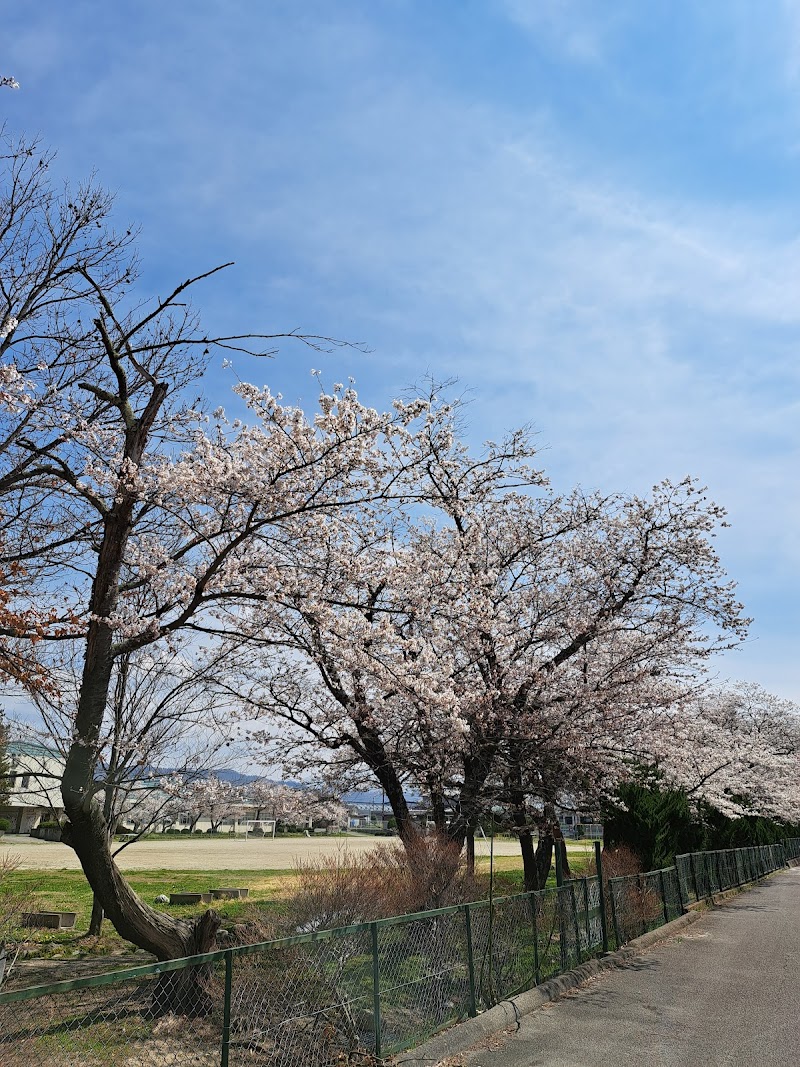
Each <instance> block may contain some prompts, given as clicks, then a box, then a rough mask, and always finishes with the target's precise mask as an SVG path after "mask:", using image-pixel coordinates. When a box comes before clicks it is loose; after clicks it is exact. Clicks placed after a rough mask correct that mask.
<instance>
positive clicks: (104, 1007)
mask: <svg viewBox="0 0 800 1067" xmlns="http://www.w3.org/2000/svg"><path fill="white" fill-rule="evenodd" d="M106 977H107V978H108V979H113V981H108V982H106V983H104V984H102V985H87V984H86V982H80V981H79V982H75V983H61V985H66V986H70V985H73V986H74V987H75V988H66V989H63V990H61V989H59V987H58V986H54V987H51V989H52V990H53V991H52V992H49V993H47V994H45V995H43V996H39V997H36V998H35V999H31V1000H25V1001H23V1002H22V1003H15V1002H13V1001H12V1002H10V1003H7V1004H6V1003H0V1064H2V1065H3V1067H33V1065H36V1067H100V1065H104V1067H106V1065H107V1067H123V1065H124V1067H190V1065H191V1067H206V1065H208V1067H211V1065H212V1064H213V1065H217V1064H219V1062H220V1052H219V1050H220V1047H221V1043H222V1016H223V1005H224V972H223V969H222V967H221V966H220V964H219V963H217V962H212V963H207V964H203V965H200V966H186V967H181V968H179V969H177V970H171V971H168V972H167V973H162V974H153V973H150V974H144V975H134V976H133V977H131V976H126V975H125V974H124V973H123V974H122V975H113V974H112V975H108V976H106ZM88 981H91V980H88ZM8 996H11V994H5V996H3V997H2V999H3V1000H4V999H5V997H8Z"/></svg>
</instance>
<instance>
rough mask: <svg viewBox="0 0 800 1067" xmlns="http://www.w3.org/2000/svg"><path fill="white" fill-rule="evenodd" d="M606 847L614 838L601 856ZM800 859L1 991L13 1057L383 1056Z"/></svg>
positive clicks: (313, 1061)
mask: <svg viewBox="0 0 800 1067" xmlns="http://www.w3.org/2000/svg"><path fill="white" fill-rule="evenodd" d="M597 854H598V857H599V847H598V850H597ZM798 857H800V839H793V840H791V841H787V842H785V844H784V845H782V846H781V845H772V846H770V845H768V846H763V847H760V848H747V849H735V850H725V851H720V852H708V853H691V854H689V855H685V856H678V857H677V858H676V865H675V867H668V868H666V869H664V870H660V871H648V872H647V873H646V874H640V875H632V876H627V877H621V878H610V879H608V881H607V882H605V881H604V879H603V878H602V870H601V869H600V876H599V877H598V876H594V877H590V878H578V879H571V880H568V881H565V882H564V883H563V884H562V885H560V886H558V887H557V888H553V889H546V890H540V891H538V892H534V893H521V894H517V895H515V896H508V897H500V898H495V899H494V900H493V901H491V902H489V901H478V902H476V903H472V904H462V905H457V906H453V907H449V908H440V909H437V910H435V911H427V912H420V913H417V914H414V915H403V916H396V917H393V918H390V919H382V920H379V921H377V922H372V923H363V924H359V925H356V926H348V927H344V928H340V929H337V930H323V931H317V932H314V933H308V934H300V935H297V936H295V937H289V938H283V939H281V940H278V941H269V942H265V943H264V944H260V945H247V946H243V947H238V948H232V949H226V950H222V951H218V952H212V953H206V954H205V955H203V956H192V957H190V958H188V959H185V960H172V961H170V962H168V963H159V964H152V965H149V966H145V967H136V968H132V969H128V970H125V971H118V972H114V973H110V974H105V975H100V976H97V977H93V978H84V979H78V980H75V981H70V982H59V983H56V984H53V985H49V986H41V987H37V988H32V989H19V990H11V991H8V992H5V993H0V1064H2V1065H3V1067H31V1065H32V1064H36V1065H37V1067H39V1065H41V1067H100V1065H102V1067H189V1065H192V1067H299V1065H301V1064H302V1065H303V1067H333V1065H334V1064H335V1065H339V1067H342V1065H346V1064H350V1065H362V1067H366V1065H368V1064H374V1063H376V1062H379V1061H380V1060H381V1059H382V1058H383V1057H385V1056H388V1055H390V1054H392V1053H394V1052H398V1051H400V1050H402V1049H405V1048H409V1047H411V1046H413V1045H415V1044H418V1043H419V1042H420V1041H422V1040H424V1039H425V1038H426V1037H428V1036H429V1035H431V1034H433V1033H435V1032H436V1031H438V1030H441V1029H442V1028H443V1027H445V1026H448V1025H449V1024H451V1023H454V1022H457V1021H458V1020H460V1019H463V1018H466V1017H467V1016H470V1015H476V1014H477V1013H478V1012H479V1011H481V1010H483V1009H485V1008H488V1007H490V1006H491V1005H492V1004H496V1003H497V1002H498V1001H500V1000H502V999H505V998H507V997H510V996H512V995H514V994H515V993H518V992H521V991H522V990H525V989H529V988H531V987H532V986H534V985H537V984H538V983H540V982H542V981H545V980H547V979H548V978H550V977H553V976H554V975H557V974H560V973H561V972H563V971H566V970H568V969H569V968H571V967H574V966H575V965H577V964H578V963H580V962H581V961H583V960H585V959H587V958H589V957H591V956H593V955H595V954H597V953H598V952H599V951H602V950H604V949H607V948H609V947H614V946H617V947H618V946H620V945H622V944H624V943H625V942H626V941H629V940H631V939H632V938H634V937H637V936H639V935H640V934H642V933H644V932H645V931H647V930H651V929H654V928H655V927H657V926H660V925H662V924H663V923H666V922H669V921H670V920H671V919H674V918H675V917H676V916H678V915H680V914H681V913H682V912H683V911H684V910H685V909H686V907H687V905H688V904H689V903H690V902H693V901H697V900H701V899H703V898H704V897H707V896H710V895H711V894H713V893H716V892H719V891H721V890H723V889H728V888H731V887H733V886H739V885H743V884H745V883H746V882H748V881H755V880H757V879H758V878H760V877H762V876H763V875H765V874H767V873H769V872H770V871H774V870H776V869H777V868H778V867H781V866H784V865H785V863H786V861H787V859H794V858H798Z"/></svg>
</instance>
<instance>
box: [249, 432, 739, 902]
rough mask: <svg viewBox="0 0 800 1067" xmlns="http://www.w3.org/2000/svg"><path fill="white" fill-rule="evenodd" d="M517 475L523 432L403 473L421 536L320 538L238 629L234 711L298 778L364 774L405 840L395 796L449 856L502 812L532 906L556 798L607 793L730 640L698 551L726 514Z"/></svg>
mask: <svg viewBox="0 0 800 1067" xmlns="http://www.w3.org/2000/svg"><path fill="white" fill-rule="evenodd" d="M439 444H441V441H440V442H439ZM532 455H533V448H532V444H531V440H530V437H529V436H527V435H525V434H524V433H523V434H519V435H517V436H516V437H515V438H514V439H513V440H512V441H511V442H506V443H505V444H503V445H502V446H500V447H498V446H492V447H491V448H490V449H489V451H488V453H487V455H485V456H484V457H474V456H470V455H469V454H468V452H467V451H466V450H465V449H464V446H463V444H462V443H461V442H460V441H458V440H457V439H455V438H453V439H452V440H451V441H450V442H449V445H448V446H447V447H446V448H439V450H438V451H437V453H436V460H435V462H434V461H433V460H431V461H430V462H429V463H428V464H427V465H418V466H416V467H415V468H414V470H415V472H416V474H417V476H418V478H419V483H418V485H417V486H416V490H415V494H414V495H415V499H416V500H418V501H421V500H425V501H426V502H427V504H428V506H429V508H431V509H432V513H433V518H432V519H431V520H430V521H420V520H415V518H414V516H412V515H411V514H409V513H406V514H405V515H403V516H402V518H401V519H400V520H398V518H397V517H396V516H395V517H393V518H391V519H390V520H386V519H385V518H381V517H379V516H375V515H371V516H370V515H367V514H365V513H364V512H363V511H362V513H361V519H360V521H359V522H354V521H350V522H348V523H346V524H345V523H340V524H339V525H338V526H336V525H335V524H331V523H328V524H327V527H326V529H325V530H321V529H318V530H317V531H316V533H315V535H314V537H313V539H309V541H308V543H306V544H305V545H304V547H303V550H302V552H301V553H299V554H298V555H297V556H296V557H294V559H295V562H291V561H289V560H287V562H286V573H287V580H286V583H285V588H286V590H287V595H286V596H284V597H281V596H279V597H278V598H277V600H276V599H273V600H272V601H271V602H270V604H269V606H265V607H264V608H263V609H262V608H260V607H259V608H258V609H255V610H254V612H253V617H252V622H251V635H252V640H253V642H255V643H256V644H257V645H260V646H261V647H262V648H263V649H264V650H265V653H264V655H263V656H262V657H261V658H260V660H256V659H253V658H251V659H250V660H249V663H248V670H249V674H250V683H249V688H247V692H246V695H247V699H248V700H249V701H250V702H251V704H252V705H253V706H254V707H256V708H258V709H263V710H269V711H271V712H272V713H273V714H274V715H277V716H278V717H279V718H280V719H282V720H283V721H285V722H286V723H288V724H289V726H290V728H291V733H290V737H291V740H292V743H293V746H294V753H295V758H296V759H297V760H298V761H299V763H298V764H297V765H301V764H303V763H304V762H305V765H306V766H308V765H313V764H314V761H315V760H318V759H319V757H318V756H317V754H316V751H315V749H316V748H317V747H318V746H321V747H323V748H325V749H327V750H328V756H327V762H328V764H329V765H331V764H333V765H337V766H338V767H339V768H340V769H343V770H345V771H351V772H352V770H353V768H354V767H357V766H358V765H361V766H362V767H367V768H369V770H370V771H371V772H372V773H373V774H374V776H375V777H376V778H377V780H378V781H379V782H380V784H381V786H382V788H383V789H384V790H385V791H386V793H387V798H388V800H389V803H390V805H391V806H392V812H393V815H394V816H395V819H396V820H397V825H398V831H399V833H400V835H401V837H402V838H403V839H404V840H407V841H410V839H411V838H412V836H413V834H414V827H413V823H412V821H411V819H410V815H409V812H408V806H407V803H406V799H405V788H404V785H405V783H413V784H414V785H415V786H417V787H421V788H422V789H423V791H424V792H425V793H426V795H427V796H428V797H429V798H430V801H431V805H432V810H433V814H434V820H435V822H436V824H437V826H438V827H439V829H440V830H441V831H442V832H444V833H447V834H448V835H449V836H451V837H452V839H453V840H455V841H456V842H458V843H463V842H464V841H465V840H466V841H468V842H469V839H470V837H471V835H472V834H473V833H474V830H475V828H476V827H477V825H478V822H479V820H480V819H481V817H482V816H483V815H485V813H486V811H487V807H488V806H491V805H493V804H497V803H503V804H505V805H506V806H507V810H508V811H509V816H510V818H511V819H512V821H513V823H514V825H515V827H516V830H517V833H518V834H519V836H520V842H521V845H522V848H523V857H524V861H525V870H526V881H527V883H528V885H529V886H530V887H531V888H535V887H537V886H538V885H539V884H541V882H542V880H543V878H544V877H546V871H547V868H549V863H550V856H551V852H552V838H553V834H554V833H557V820H556V818H555V805H556V803H558V801H559V799H560V798H564V797H566V796H569V795H572V796H575V795H576V794H577V793H578V792H580V793H581V794H582V795H585V794H587V793H588V792H590V791H591V792H593V793H594V795H595V796H596V795H597V792H598V789H599V788H600V786H601V785H602V787H603V788H605V789H607V788H609V787H610V785H611V784H612V783H613V782H614V780H615V775H618V774H624V773H625V768H626V766H627V765H629V764H630V761H631V759H632V758H633V757H634V756H635V755H636V754H637V745H638V744H639V740H640V739H639V738H638V734H637V729H636V723H637V719H638V717H639V716H640V715H641V714H642V713H643V712H644V711H645V710H647V709H649V708H665V707H668V706H669V704H670V703H671V702H672V701H673V700H674V699H675V698H676V694H677V693H679V692H681V688H680V682H681V679H682V678H685V677H686V676H687V675H689V674H690V673H691V672H693V671H695V670H696V669H698V668H702V666H703V664H704V663H705V661H706V660H707V658H708V657H709V656H710V655H711V654H712V652H713V651H714V650H716V649H718V648H722V647H727V646H728V645H729V644H731V643H735V642H736V641H737V640H738V639H739V638H740V636H741V635H742V634H743V632H744V629H745V626H746V620H745V619H743V618H742V614H741V608H740V605H739V604H738V603H737V602H736V600H735V597H734V595H733V589H732V586H731V584H730V583H729V582H728V581H727V579H726V578H725V575H724V572H723V570H722V568H721V566H720V563H719V560H718V558H717V556H716V554H715V552H714V549H713V545H712V540H711V538H712V537H713V535H714V533H715V530H716V529H717V528H718V527H719V525H721V524H722V523H723V521H724V513H723V512H722V510H721V509H720V508H718V507H717V506H716V505H714V504H713V503H712V502H710V501H708V500H707V498H706V496H705V494H704V493H703V491H702V490H700V489H698V488H697V486H695V485H694V483H692V482H690V481H687V482H684V483H681V484H680V485H672V484H670V483H663V484H661V485H659V486H657V487H656V488H655V489H654V491H653V494H652V496H651V497H649V498H638V497H623V496H620V495H615V496H606V497H603V496H600V495H597V494H594V495H586V494H584V493H582V492H574V493H572V494H567V495H566V496H558V495H556V494H554V493H552V492H549V491H547V490H545V488H544V487H543V485H542V479H541V476H540V475H538V474H537V473H536V472H535V471H534V470H533V468H532V466H531V464H530V460H531V458H532ZM509 483H512V484H513V485H514V486H515V487H516V489H514V490H513V491H512V490H511V489H510V488H508V486H509ZM520 486H524V487H526V488H527V489H528V490H529V492H528V494H522V493H520V492H519V491H517V490H518V488H519V487H520ZM534 493H535V494H536V495H534ZM289 574H291V579H289V578H288V575H289ZM279 649H281V650H283V652H276V650H279ZM256 665H257V667H258V670H257V673H256V675H255V676H254V674H253V668H254V667H256ZM262 736H264V735H262ZM644 737H645V735H644V734H643V735H642V738H644ZM281 745H282V746H284V747H285V736H284V735H281ZM268 756H269V758H271V759H274V758H276V756H277V752H276V751H275V746H272V748H271V749H269V751H268ZM448 811H449V812H450V815H449V817H448V815H447V812H448ZM532 814H534V815H535V820H534V822H535V825H536V826H537V827H538V830H539V840H540V848H541V858H540V861H539V862H538V863H537V862H536V861H535V860H534V855H533V844H532V829H533V827H532V826H531V816H532Z"/></svg>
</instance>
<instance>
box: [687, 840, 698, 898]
mask: <svg viewBox="0 0 800 1067" xmlns="http://www.w3.org/2000/svg"><path fill="white" fill-rule="evenodd" d="M689 867H690V869H691V872H692V885H693V886H694V899H695V900H696V901H697V902H698V903H699V902H700V890H699V889H698V887H697V866H696V864H695V861H694V852H690V853H689Z"/></svg>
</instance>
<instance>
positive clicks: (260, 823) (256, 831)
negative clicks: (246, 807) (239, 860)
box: [244, 819, 275, 840]
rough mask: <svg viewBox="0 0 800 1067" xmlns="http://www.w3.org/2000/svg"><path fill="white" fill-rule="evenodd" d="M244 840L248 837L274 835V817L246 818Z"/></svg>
mask: <svg viewBox="0 0 800 1067" xmlns="http://www.w3.org/2000/svg"><path fill="white" fill-rule="evenodd" d="M244 836H245V840H247V838H248V837H274V836H275V820H274V819H248V820H247V822H246V823H245V824H244Z"/></svg>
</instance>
